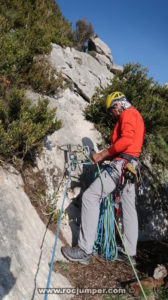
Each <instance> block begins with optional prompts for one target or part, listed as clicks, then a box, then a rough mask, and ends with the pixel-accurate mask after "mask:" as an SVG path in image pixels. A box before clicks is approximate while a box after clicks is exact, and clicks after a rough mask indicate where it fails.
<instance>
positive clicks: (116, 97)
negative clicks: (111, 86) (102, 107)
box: [106, 92, 126, 110]
mask: <svg viewBox="0 0 168 300" xmlns="http://www.w3.org/2000/svg"><path fill="white" fill-rule="evenodd" d="M122 98H125V100H126V97H125V95H124V94H123V93H121V92H113V93H111V94H110V95H108V96H107V98H106V109H107V110H108V109H109V108H110V107H112V105H113V104H112V102H113V101H114V100H121V99H122Z"/></svg>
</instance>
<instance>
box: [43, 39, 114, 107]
mask: <svg viewBox="0 0 168 300" xmlns="http://www.w3.org/2000/svg"><path fill="white" fill-rule="evenodd" d="M49 61H50V63H51V65H52V66H53V67H55V68H56V70H57V71H58V72H59V71H61V72H62V76H63V78H64V79H65V80H66V81H67V82H68V83H69V84H70V85H71V90H73V91H74V92H77V93H78V94H79V95H81V96H82V98H84V99H85V100H86V101H88V102H89V101H90V100H91V97H92V96H93V94H94V93H95V91H96V88H105V87H106V86H107V84H108V83H109V82H110V80H111V79H112V78H113V76H114V75H113V73H111V72H110V71H109V70H108V68H107V66H106V65H105V64H100V63H99V62H98V61H97V60H96V59H95V58H94V57H92V56H91V55H89V54H87V53H83V52H79V51H77V50H75V49H73V48H68V47H67V48H62V47H61V46H59V45H56V44H53V48H52V51H51V54H50V57H49Z"/></svg>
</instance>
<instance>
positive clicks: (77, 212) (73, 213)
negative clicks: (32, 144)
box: [66, 137, 97, 246]
mask: <svg viewBox="0 0 168 300" xmlns="http://www.w3.org/2000/svg"><path fill="white" fill-rule="evenodd" d="M82 145H83V146H85V147H86V146H87V147H88V149H89V152H90V154H92V152H94V145H93V142H92V141H91V139H89V138H87V137H84V138H83V139H82ZM96 169H97V168H96V165H83V167H82V172H81V174H80V175H79V177H78V180H77V181H75V180H73V177H72V180H71V189H72V191H73V190H74V189H75V188H78V189H79V190H80V191H79V194H78V195H77V196H76V197H74V198H73V199H72V202H71V203H70V205H69V206H68V207H67V209H66V211H67V214H68V217H69V220H70V223H69V225H70V228H71V231H72V246H76V245H77V243H78V237H79V229H80V224H81V206H82V195H83V193H84V191H85V190H86V189H87V188H88V187H89V185H90V184H91V183H92V182H93V181H94V179H95V172H96Z"/></svg>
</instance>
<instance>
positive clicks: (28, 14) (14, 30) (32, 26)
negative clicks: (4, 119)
mask: <svg viewBox="0 0 168 300" xmlns="http://www.w3.org/2000/svg"><path fill="white" fill-rule="evenodd" d="M51 42H55V43H58V44H60V45H65V46H72V45H73V33H72V25H71V24H70V23H69V22H68V21H66V20H65V18H64V17H63V15H62V14H61V11H60V9H59V7H58V5H57V4H56V2H55V1H54V0H47V1H39V0H34V1H24V0H13V1H9V0H7V1H5V0H2V1H1V7H0V44H1V47H0V77H1V76H5V77H6V78H7V79H8V80H10V82H11V83H12V84H19V83H20V81H21V82H22V83H23V82H24V83H25V82H26V78H27V77H26V76H25V75H27V74H28V73H29V70H30V69H31V67H32V65H33V67H34V61H33V58H34V57H35V56H36V55H38V54H45V53H49V52H50V50H51ZM23 79H24V80H23Z"/></svg>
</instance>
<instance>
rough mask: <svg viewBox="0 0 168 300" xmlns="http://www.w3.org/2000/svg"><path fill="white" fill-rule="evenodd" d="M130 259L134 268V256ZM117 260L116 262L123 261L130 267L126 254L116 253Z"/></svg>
mask: <svg viewBox="0 0 168 300" xmlns="http://www.w3.org/2000/svg"><path fill="white" fill-rule="evenodd" d="M130 259H131V261H132V264H133V265H134V266H136V259H135V256H130ZM117 260H118V261H123V262H125V263H126V264H129V265H130V261H129V258H128V256H127V255H126V254H124V253H121V252H119V253H118V257H117Z"/></svg>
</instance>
